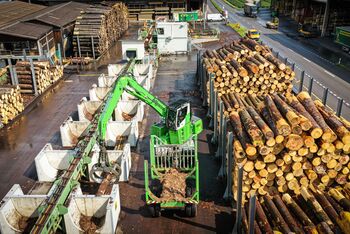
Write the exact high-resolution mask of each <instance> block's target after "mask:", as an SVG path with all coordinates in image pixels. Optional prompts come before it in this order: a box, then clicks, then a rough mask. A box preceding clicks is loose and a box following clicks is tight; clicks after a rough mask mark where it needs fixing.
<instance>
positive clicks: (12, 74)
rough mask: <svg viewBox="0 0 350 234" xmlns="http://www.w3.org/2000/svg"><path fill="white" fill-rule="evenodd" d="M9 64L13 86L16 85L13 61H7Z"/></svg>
mask: <svg viewBox="0 0 350 234" xmlns="http://www.w3.org/2000/svg"><path fill="white" fill-rule="evenodd" d="M7 63H8V65H9V70H10V75H11V84H12V85H15V75H14V72H13V66H12V61H11V59H10V58H8V59H7Z"/></svg>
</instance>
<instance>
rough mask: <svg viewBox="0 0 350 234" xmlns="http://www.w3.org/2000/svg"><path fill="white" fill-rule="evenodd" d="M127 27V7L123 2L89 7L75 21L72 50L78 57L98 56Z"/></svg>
mask: <svg viewBox="0 0 350 234" xmlns="http://www.w3.org/2000/svg"><path fill="white" fill-rule="evenodd" d="M127 28H128V9H127V7H126V6H125V4H123V3H116V4H114V5H113V6H112V7H108V6H102V5H100V6H93V7H90V8H88V9H86V10H85V11H82V12H81V13H80V16H78V17H77V20H76V22H75V28H74V33H73V45H74V52H75V54H76V55H77V56H79V57H92V58H98V57H99V56H101V55H102V54H103V53H104V52H106V51H107V50H108V49H109V48H110V47H111V46H112V45H113V43H114V42H115V41H116V40H117V39H118V38H120V37H121V35H122V34H123V33H124V32H125V31H126V30H127ZM79 49H80V52H79Z"/></svg>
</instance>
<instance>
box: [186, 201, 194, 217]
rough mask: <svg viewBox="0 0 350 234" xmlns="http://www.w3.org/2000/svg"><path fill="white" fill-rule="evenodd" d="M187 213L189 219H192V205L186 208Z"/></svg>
mask: <svg viewBox="0 0 350 234" xmlns="http://www.w3.org/2000/svg"><path fill="white" fill-rule="evenodd" d="M185 213H186V216H187V217H192V205H191V204H187V205H186V206H185Z"/></svg>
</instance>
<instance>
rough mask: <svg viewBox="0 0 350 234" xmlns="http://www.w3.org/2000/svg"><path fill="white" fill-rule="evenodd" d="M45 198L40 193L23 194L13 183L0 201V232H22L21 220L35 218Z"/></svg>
mask: <svg viewBox="0 0 350 234" xmlns="http://www.w3.org/2000/svg"><path fill="white" fill-rule="evenodd" d="M46 198H47V196H46V195H45V194H42V195H25V194H24V193H23V191H22V189H21V187H20V186H19V185H18V184H14V185H13V186H12V188H11V189H10V191H9V192H8V193H7V194H6V196H5V197H4V198H3V199H2V201H1V203H0V233H4V234H5V233H6V234H17V233H22V232H23V231H24V230H22V229H21V228H20V226H19V222H20V221H21V223H22V225H23V221H24V220H26V219H28V218H37V217H38V216H39V213H38V211H37V209H38V207H39V206H40V204H41V203H42V202H43V201H44V200H45V199H46Z"/></svg>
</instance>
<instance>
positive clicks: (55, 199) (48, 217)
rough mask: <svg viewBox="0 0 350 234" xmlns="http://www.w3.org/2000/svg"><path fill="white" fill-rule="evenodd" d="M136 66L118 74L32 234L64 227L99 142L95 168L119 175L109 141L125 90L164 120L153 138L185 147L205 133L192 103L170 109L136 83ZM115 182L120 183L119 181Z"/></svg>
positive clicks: (41, 210) (153, 131)
mask: <svg viewBox="0 0 350 234" xmlns="http://www.w3.org/2000/svg"><path fill="white" fill-rule="evenodd" d="M134 67H135V60H130V61H129V62H128V63H127V64H126V66H125V67H124V68H123V70H122V71H121V72H120V73H119V74H118V77H117V79H116V81H115V83H114V85H113V87H112V88H111V90H110V91H109V93H108V94H107V95H106V97H105V98H104V100H103V103H102V104H101V106H100V107H99V109H98V110H97V111H96V113H95V115H94V117H93V119H92V121H91V123H90V125H89V126H88V127H87V129H86V130H85V131H84V133H83V137H82V138H81V140H80V141H79V142H78V144H77V146H76V148H75V150H76V154H75V156H74V158H73V159H72V160H71V162H70V165H69V167H68V169H67V170H66V171H65V172H64V173H63V175H62V176H61V177H60V178H58V179H57V180H56V181H55V182H54V185H53V186H54V189H53V192H52V193H51V194H50V195H49V196H48V198H47V199H46V200H45V201H44V203H43V204H42V205H41V206H40V207H39V209H38V212H39V217H38V219H37V220H36V223H35V225H34V227H33V228H32V230H31V233H53V232H55V231H56V230H57V229H58V228H60V222H61V220H62V215H64V214H65V213H67V212H68V209H67V207H66V201H67V198H68V197H69V194H70V193H71V191H72V190H73V188H75V186H76V185H78V184H79V179H80V177H81V176H82V175H83V174H84V172H85V170H86V168H87V167H86V165H87V164H89V163H91V158H90V155H91V152H92V149H93V146H94V145H95V144H96V143H97V144H99V145H100V148H101V152H100V160H99V163H98V165H97V166H96V167H95V168H99V169H97V170H101V171H104V172H108V173H112V174H114V175H115V176H117V174H118V172H117V168H116V165H110V164H109V163H108V160H107V159H106V152H105V149H106V146H105V138H106V130H107V124H108V121H109V120H110V119H111V117H112V114H113V111H114V109H115V108H116V107H117V105H118V102H119V100H120V99H121V96H122V94H123V92H124V91H126V92H128V93H129V94H131V95H133V96H135V97H137V98H138V99H140V100H141V101H143V102H145V103H146V104H147V105H149V106H150V107H152V108H153V109H154V110H155V111H156V112H157V113H158V114H159V115H160V116H161V117H162V120H161V122H160V123H156V124H154V125H152V126H151V135H153V136H156V137H158V138H159V139H161V140H162V141H163V142H165V143H167V144H175V145H181V144H184V143H186V141H188V140H189V139H191V138H192V137H193V136H197V135H198V134H199V133H200V132H201V131H202V129H203V126H202V120H201V119H199V118H197V117H195V116H193V115H192V113H191V109H190V103H189V102H185V101H178V102H176V103H174V104H173V105H170V106H167V105H166V104H165V103H164V102H162V101H161V100H159V99H158V98H157V97H155V96H154V95H152V94H151V93H150V92H149V91H147V90H146V89H144V88H143V87H142V86H141V85H140V84H139V83H138V82H137V81H136V80H135V78H134V76H133V72H132V71H133V69H134ZM100 174H101V173H100ZM114 181H116V182H117V181H118V179H115V180H114Z"/></svg>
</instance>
